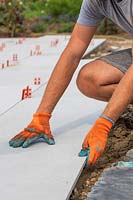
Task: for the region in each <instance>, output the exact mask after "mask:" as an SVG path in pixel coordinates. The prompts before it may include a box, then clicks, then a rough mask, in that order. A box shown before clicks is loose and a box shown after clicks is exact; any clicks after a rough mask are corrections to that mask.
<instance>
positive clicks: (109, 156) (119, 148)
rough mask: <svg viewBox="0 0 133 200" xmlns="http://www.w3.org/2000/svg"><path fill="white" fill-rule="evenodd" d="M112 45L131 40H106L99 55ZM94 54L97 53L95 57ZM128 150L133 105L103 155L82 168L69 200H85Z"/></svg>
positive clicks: (131, 143) (132, 137)
mask: <svg viewBox="0 0 133 200" xmlns="http://www.w3.org/2000/svg"><path fill="white" fill-rule="evenodd" d="M112 45H117V46H119V48H120V49H122V48H124V47H125V48H128V47H130V45H131V40H128V42H125V40H124V39H117V40H115V39H110V40H107V43H106V44H105V47H104V49H102V50H101V51H100V52H101V55H102V54H104V53H105V52H108V51H109V50H110V49H111V46H112ZM96 54H97V52H96V53H95V56H96ZM130 149H133V105H131V104H130V105H129V106H128V107H127V109H126V110H125V112H124V113H123V114H122V115H121V116H120V118H119V119H118V121H117V122H116V124H115V126H114V127H113V128H112V130H111V132H110V134H109V137H108V142H107V145H106V149H105V152H104V153H103V155H102V156H101V157H100V158H99V160H98V161H97V162H96V163H95V165H93V166H91V167H89V168H84V170H83V172H82V174H81V176H80V178H79V180H78V182H77V184H76V187H75V188H74V190H73V192H72V195H71V197H70V200H86V198H87V195H88V193H89V192H90V191H91V189H92V187H93V186H94V184H95V183H96V182H97V181H98V179H99V177H100V175H101V174H102V172H103V171H104V170H105V169H106V168H110V167H111V166H112V165H113V164H114V163H116V162H118V161H123V160H125V155H126V153H127V152H128V151H129V150H130Z"/></svg>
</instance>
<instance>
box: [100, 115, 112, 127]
mask: <svg viewBox="0 0 133 200" xmlns="http://www.w3.org/2000/svg"><path fill="white" fill-rule="evenodd" d="M100 118H103V119H106V120H108V121H109V122H111V123H112V125H113V126H114V125H115V121H114V120H112V119H110V118H109V117H106V116H104V115H101V116H100Z"/></svg>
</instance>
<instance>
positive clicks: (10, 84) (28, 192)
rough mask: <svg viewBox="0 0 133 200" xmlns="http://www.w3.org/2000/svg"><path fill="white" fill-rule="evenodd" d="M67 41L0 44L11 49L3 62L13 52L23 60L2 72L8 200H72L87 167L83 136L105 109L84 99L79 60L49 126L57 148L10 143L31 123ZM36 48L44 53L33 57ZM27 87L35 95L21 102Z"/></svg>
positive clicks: (1, 187) (2, 151)
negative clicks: (82, 155)
mask: <svg viewBox="0 0 133 200" xmlns="http://www.w3.org/2000/svg"><path fill="white" fill-rule="evenodd" d="M67 37H68V36H67ZM67 37H65V36H46V37H41V38H38V39H26V40H24V41H23V44H21V45H16V41H17V40H18V39H15V40H13V39H12V40H6V41H5V40H4V39H3V40H0V42H1V41H2V42H5V43H6V45H7V47H6V48H7V49H5V50H4V51H3V52H1V53H0V55H1V57H2V61H1V64H2V62H5V61H6V60H7V59H11V56H12V55H11V54H12V53H13V52H15V53H16V52H17V53H18V57H19V59H18V61H17V63H15V66H10V67H6V68H4V69H0V80H1V84H0V94H1V106H0V127H1V130H0V141H1V145H0V155H1V159H0V177H1V183H0V191H1V198H2V199H4V200H8V199H14V200H17V199H20V200H21V199H25V200H31V199H32V200H34V199H39V200H44V199H47V200H53V199H58V200H63V199H69V196H70V194H71V191H72V189H73V187H74V185H75V183H76V181H77V179H78V177H79V175H80V173H81V171H82V169H83V167H84V162H85V158H79V157H78V152H79V150H80V148H81V144H82V141H83V138H84V136H85V135H86V134H87V132H88V130H89V129H90V128H91V126H92V124H93V123H94V121H95V120H96V118H97V117H98V116H99V115H100V114H101V112H102V110H103V109H104V107H105V105H106V104H105V103H103V102H100V101H95V100H91V99H88V98H86V97H84V96H82V95H81V94H80V93H79V91H78V90H77V88H76V83H75V81H76V76H77V73H78V71H79V70H80V68H81V66H83V65H84V64H85V63H86V62H88V60H82V61H81V63H80V64H79V67H78V69H77V71H76V73H75V75H74V77H73V80H72V82H71V84H70V86H69V87H68V89H67V91H66V92H65V94H64V96H63V97H62V99H61V100H60V102H59V103H58V105H57V107H56V109H55V111H54V112H53V118H52V120H51V128H52V132H53V134H54V137H55V140H56V145H54V146H48V145H47V144H45V143H44V142H42V141H40V142H38V144H36V145H32V146H31V147H30V148H28V149H22V148H18V149H13V148H10V147H9V145H8V141H9V139H10V138H11V137H13V136H14V135H15V134H17V133H18V132H20V131H21V130H22V129H23V128H24V127H26V126H27V124H28V123H29V122H30V121H31V119H32V115H33V113H34V112H35V111H36V108H37V106H38V104H39V102H40V100H41V98H42V95H43V91H44V88H45V86H46V83H47V81H48V79H49V76H50V74H51V71H52V69H53V67H54V65H55V63H56V61H57V60H58V58H59V56H60V54H61V52H62V51H63V48H64V47H65V46H66V44H67V42H68V39H67ZM64 38H65V39H64ZM68 38H69V37H68ZM55 39H58V40H59V41H58V45H57V46H54V47H53V46H50V45H51V41H55ZM102 42H103V41H102ZM35 45H40V49H41V50H40V51H41V55H39V56H38V55H34V56H29V53H30V51H31V49H34V48H36V47H35ZM93 45H94V44H93ZM98 45H99V43H98ZM10 47H11V48H12V52H11V51H10ZM94 47H95V45H94ZM4 59H5V60H4ZM35 77H40V78H41V85H34V83H33V81H34V78H35ZM27 85H29V86H30V87H31V88H32V90H33V91H34V92H33V94H32V98H29V99H25V100H23V101H21V90H22V88H24V87H25V86H27Z"/></svg>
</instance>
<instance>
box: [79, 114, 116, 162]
mask: <svg viewBox="0 0 133 200" xmlns="http://www.w3.org/2000/svg"><path fill="white" fill-rule="evenodd" d="M112 125H113V124H112V122H111V121H109V120H107V119H104V118H99V119H98V120H97V121H96V122H95V124H94V126H93V127H92V129H91V130H90V131H89V133H88V134H87V135H86V137H85V139H84V142H83V145H82V150H81V151H80V153H79V156H80V157H83V156H87V164H88V165H91V164H94V163H95V162H96V160H97V159H98V157H99V156H100V155H101V154H102V153H103V151H104V149H105V146H106V142H107V137H108V134H109V132H110V130H111V128H112Z"/></svg>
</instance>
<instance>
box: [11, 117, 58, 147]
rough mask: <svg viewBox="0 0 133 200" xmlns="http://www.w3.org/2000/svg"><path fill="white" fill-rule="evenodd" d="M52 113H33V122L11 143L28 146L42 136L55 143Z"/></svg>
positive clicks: (13, 145)
mask: <svg viewBox="0 0 133 200" xmlns="http://www.w3.org/2000/svg"><path fill="white" fill-rule="evenodd" d="M50 117H51V115H50V114H48V113H36V114H34V115H33V119H32V121H31V123H30V124H29V125H28V126H27V127H26V128H25V129H24V130H23V131H22V132H20V133H19V134H18V135H16V136H15V137H13V138H12V139H11V140H10V141H9V145H10V146H12V147H14V148H16V147H23V148H27V147H29V146H30V145H31V144H33V143H35V142H37V141H38V139H40V138H42V139H44V141H45V142H46V143H48V144H49V145H54V144H55V141H54V138H53V135H52V134H51V131H50V125H49V120H50Z"/></svg>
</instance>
